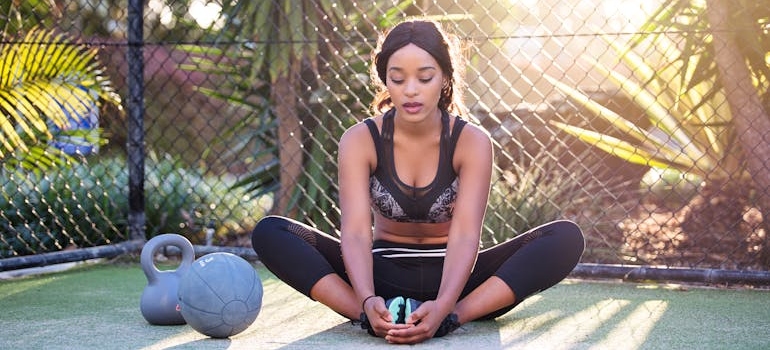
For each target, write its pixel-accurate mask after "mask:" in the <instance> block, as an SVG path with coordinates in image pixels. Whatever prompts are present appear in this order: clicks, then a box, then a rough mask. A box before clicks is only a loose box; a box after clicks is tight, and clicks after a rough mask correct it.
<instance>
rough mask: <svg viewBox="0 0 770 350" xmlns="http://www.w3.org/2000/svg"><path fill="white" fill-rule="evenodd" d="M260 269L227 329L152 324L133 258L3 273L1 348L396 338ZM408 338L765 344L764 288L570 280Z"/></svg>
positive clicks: (768, 303)
mask: <svg viewBox="0 0 770 350" xmlns="http://www.w3.org/2000/svg"><path fill="white" fill-rule="evenodd" d="M256 267H257V270H258V272H259V274H260V276H261V278H262V281H263V286H264V298H263V307H262V309H261V312H260V314H259V316H258V317H257V320H256V321H255V322H254V324H252V326H251V327H250V328H249V329H247V330H246V331H244V332H243V333H240V334H238V335H235V336H233V337H231V338H230V339H211V338H208V337H206V336H203V335H201V334H199V333H197V332H195V331H194V330H192V328H191V327H189V326H187V325H183V326H153V325H150V324H148V323H147V322H146V321H145V320H144V318H143V317H142V315H141V312H140V310H139V299H140V296H141V293H142V290H143V289H144V287H145V285H146V283H147V282H146V279H145V277H144V274H143V273H142V271H141V269H140V268H139V265H138V264H136V263H121V264H112V263H109V264H108V263H102V264H88V265H87V266H84V267H78V268H75V269H72V270H68V271H65V272H57V273H52V274H46V275H38V276H31V277H24V278H14V279H9V280H2V281H0V310H2V317H0V349H166V348H173V349H201V348H202V349H241V348H244V349H278V348H280V349H346V348H348V349H369V348H391V349H392V348H394V347H393V346H391V345H387V344H386V343H385V342H384V341H383V340H382V339H379V338H374V337H370V336H368V335H366V333H365V332H364V331H363V330H361V329H360V327H358V326H357V325H354V324H351V323H350V322H349V321H347V320H346V319H344V318H342V317H340V316H339V315H337V314H335V313H334V312H332V311H329V310H328V309H326V308H325V307H323V306H322V305H320V304H318V303H315V302H313V301H311V300H308V299H307V298H305V297H304V296H302V295H300V294H299V293H297V292H295V291H293V290H291V289H290V288H288V287H287V286H286V285H284V284H283V283H282V282H280V281H278V280H277V279H275V277H274V276H273V275H271V274H270V273H269V272H267V270H265V269H264V268H263V267H262V266H261V265H257V266H256ZM414 347H415V348H419V349H455V348H457V349H497V348H511V349H770V291H768V290H754V289H731V288H702V287H686V286H685V287H683V286H671V285H660V284H635V283H634V284H632V283H615V282H597V281H583V280H567V281H565V282H562V283H561V284H559V285H557V286H555V287H553V288H551V289H549V290H547V291H545V292H543V293H541V294H539V295H536V296H533V297H532V298H529V299H527V300H525V301H524V302H523V303H522V304H521V305H519V306H518V307H517V308H516V309H514V310H513V311H512V312H510V313H508V314H506V315H504V316H503V317H500V318H498V319H496V320H494V321H483V322H472V323H469V324H466V325H464V326H463V327H461V328H460V329H459V330H457V331H456V332H455V333H453V334H451V335H449V336H447V337H444V338H437V339H432V340H430V341H428V342H425V343H423V344H419V345H418V346H414Z"/></svg>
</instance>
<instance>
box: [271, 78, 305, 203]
mask: <svg viewBox="0 0 770 350" xmlns="http://www.w3.org/2000/svg"><path fill="white" fill-rule="evenodd" d="M290 72H292V70H290ZM290 77H291V73H289V74H282V75H281V76H280V77H278V78H277V79H275V81H274V82H273V88H272V91H271V93H272V96H271V97H272V101H273V103H274V105H273V108H274V111H275V114H276V116H277V117H278V138H279V140H278V141H279V142H278V145H279V147H280V149H279V159H280V167H281V170H280V171H281V175H280V176H281V178H280V186H281V187H280V189H279V190H278V193H276V198H275V202H274V204H273V208H272V210H271V212H272V213H273V214H280V215H289V216H293V214H292V213H291V209H290V208H289V204H290V200H291V195H292V192H293V189H294V186H295V184H296V183H297V182H299V180H300V176H301V175H302V164H303V157H302V138H303V133H302V129H301V126H300V120H299V116H297V96H296V91H295V90H294V88H293V87H294V84H293V83H292V79H291V78H290Z"/></svg>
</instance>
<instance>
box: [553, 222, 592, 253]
mask: <svg viewBox="0 0 770 350" xmlns="http://www.w3.org/2000/svg"><path fill="white" fill-rule="evenodd" d="M553 224H554V225H555V226H556V227H554V230H553V232H555V233H556V234H557V235H558V236H559V241H560V242H561V244H562V246H563V247H565V248H566V249H567V250H569V251H573V252H575V254H576V255H577V256H578V258H579V257H580V256H581V255H583V250H585V237H584V236H583V231H582V230H581V229H580V226H578V225H577V224H576V223H575V222H573V221H570V220H559V221H555V222H553Z"/></svg>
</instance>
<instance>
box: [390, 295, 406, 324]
mask: <svg viewBox="0 0 770 350" xmlns="http://www.w3.org/2000/svg"><path fill="white" fill-rule="evenodd" d="M385 306H386V307H387V308H388V311H390V315H391V316H392V317H393V323H404V317H403V315H404V297H395V298H392V299H388V300H385Z"/></svg>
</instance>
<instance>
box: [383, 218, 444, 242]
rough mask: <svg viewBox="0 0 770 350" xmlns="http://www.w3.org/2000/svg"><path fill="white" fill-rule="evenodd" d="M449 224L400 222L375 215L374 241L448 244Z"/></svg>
mask: <svg viewBox="0 0 770 350" xmlns="http://www.w3.org/2000/svg"><path fill="white" fill-rule="evenodd" d="M449 224H450V223H449V222H442V223H437V224H427V223H411V222H398V221H393V220H388V219H386V218H384V217H382V216H381V215H379V214H375V215H374V239H375V240H384V241H389V242H394V243H405V244H446V242H447V237H448V234H449Z"/></svg>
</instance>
